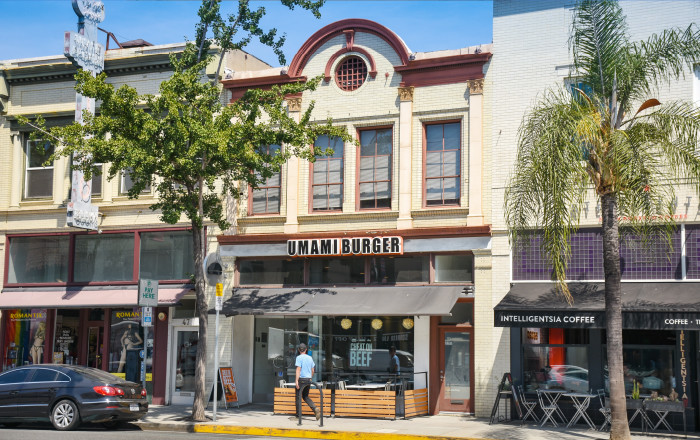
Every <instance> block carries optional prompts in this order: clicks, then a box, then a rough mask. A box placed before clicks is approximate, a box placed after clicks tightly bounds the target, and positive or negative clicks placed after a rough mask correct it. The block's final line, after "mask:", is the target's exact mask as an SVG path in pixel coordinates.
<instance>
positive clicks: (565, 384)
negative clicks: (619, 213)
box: [494, 224, 700, 429]
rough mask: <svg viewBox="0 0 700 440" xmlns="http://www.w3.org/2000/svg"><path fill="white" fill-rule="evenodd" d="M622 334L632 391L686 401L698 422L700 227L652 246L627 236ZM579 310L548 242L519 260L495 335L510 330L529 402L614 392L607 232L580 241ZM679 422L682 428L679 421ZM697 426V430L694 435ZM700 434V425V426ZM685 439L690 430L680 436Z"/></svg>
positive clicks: (588, 231) (575, 273)
mask: <svg viewBox="0 0 700 440" xmlns="http://www.w3.org/2000/svg"><path fill="white" fill-rule="evenodd" d="M622 232H623V233H622V239H621V249H620V257H621V267H622V279H623V283H622V327H623V362H624V374H625V388H626V391H627V393H628V394H631V393H632V391H633V387H634V383H635V382H636V383H637V384H638V386H639V393H640V394H641V395H647V396H649V395H652V394H656V395H658V396H659V397H667V398H669V397H670V398H671V399H672V398H673V396H672V395H674V394H677V396H678V399H679V400H681V401H683V402H684V404H685V406H686V411H687V415H688V420H689V421H692V422H696V417H697V411H696V408H697V407H698V391H699V389H698V385H697V382H696V381H695V379H694V378H696V377H697V376H698V374H700V371H699V370H698V366H699V365H700V364H699V362H698V360H699V359H698V343H699V342H700V339H699V338H700V331H699V330H700V303H699V302H698V301H697V292H698V288H699V287H700V273H698V267H700V254H699V253H698V244H700V241H698V238H699V237H700V226H698V225H694V224H681V225H680V226H679V227H678V228H677V230H676V231H675V232H674V233H673V235H672V237H671V244H672V247H669V243H668V242H667V241H665V239H664V237H661V236H658V237H652V239H651V241H650V242H649V243H645V242H644V240H643V239H641V238H640V237H637V236H634V235H633V234H631V233H625V232H626V231H625V230H624V228H623V229H622ZM571 242H572V245H573V249H572V250H573V251H574V252H572V255H574V256H576V255H578V256H582V255H585V256H586V258H580V257H579V258H576V257H574V258H572V261H571V263H570V268H569V277H570V278H571V279H572V280H575V281H571V282H570V283H569V288H570V290H571V293H572V296H573V304H571V305H570V304H568V303H567V302H566V301H565V300H564V299H563V298H561V296H560V295H559V294H558V293H557V292H556V291H555V286H554V285H553V283H552V282H547V280H548V279H549V278H550V276H551V275H550V270H551V269H550V268H549V265H548V264H547V263H546V261H545V260H544V258H543V256H542V254H541V252H540V249H539V240H538V239H534V240H532V241H531V242H530V243H528V244H525V245H523V246H522V247H519V248H517V249H516V250H515V252H514V256H513V284H512V287H511V289H510V291H509V292H508V294H507V295H506V296H505V297H504V298H503V300H502V301H501V302H500V303H499V304H498V305H497V306H496V307H495V309H494V310H495V312H494V313H495V325H496V326H500V327H510V328H511V332H510V343H511V347H510V356H511V362H510V366H511V373H512V375H513V379H514V380H515V381H516V382H517V383H520V384H522V385H523V387H524V389H525V391H526V392H534V391H536V390H538V389H564V390H566V391H569V392H588V391H589V390H598V389H605V390H606V391H609V381H608V377H607V362H606V349H605V343H606V342H605V341H606V339H605V305H604V304H605V299H604V285H603V283H602V278H603V273H602V271H603V261H602V252H601V249H602V237H601V229H600V228H582V229H580V230H579V231H578V232H577V233H576V234H574V236H573V237H572V239H571ZM678 422H680V420H679V421H678ZM692 422H691V425H690V426H691V427H692ZM695 426H697V425H695ZM679 427H680V429H682V425H680V426H679Z"/></svg>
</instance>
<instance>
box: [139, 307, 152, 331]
mask: <svg viewBox="0 0 700 440" xmlns="http://www.w3.org/2000/svg"><path fill="white" fill-rule="evenodd" d="M141 325H142V326H144V327H151V326H153V307H144V308H143V312H142V313H141Z"/></svg>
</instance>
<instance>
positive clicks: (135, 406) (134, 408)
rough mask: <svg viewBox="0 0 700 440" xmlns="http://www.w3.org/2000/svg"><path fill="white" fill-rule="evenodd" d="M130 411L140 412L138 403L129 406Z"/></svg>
mask: <svg viewBox="0 0 700 440" xmlns="http://www.w3.org/2000/svg"><path fill="white" fill-rule="evenodd" d="M129 409H130V410H131V411H138V410H139V404H138V403H131V404H129Z"/></svg>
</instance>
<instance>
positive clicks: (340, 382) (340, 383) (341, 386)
mask: <svg viewBox="0 0 700 440" xmlns="http://www.w3.org/2000/svg"><path fill="white" fill-rule="evenodd" d="M338 389H339V390H346V389H347V388H345V381H344V380H339V381H338Z"/></svg>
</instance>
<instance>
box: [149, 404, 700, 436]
mask: <svg viewBox="0 0 700 440" xmlns="http://www.w3.org/2000/svg"><path fill="white" fill-rule="evenodd" d="M190 414H191V407H190V406H178V405H171V406H153V405H152V406H151V407H150V408H149V412H148V415H147V416H146V417H145V418H144V419H142V420H141V421H139V422H137V423H136V425H137V426H139V427H140V428H141V429H143V430H162V431H179V432H191V433H210V434H211V433H217V434H231V435H245V436H265V437H268V436H269V437H293V438H318V439H328V440H361V439H377V440H451V439H455V440H466V439H479V440H598V439H600V440H602V439H608V438H609V437H610V434H609V433H608V432H598V431H593V430H591V429H586V428H585V427H584V426H583V425H579V426H576V427H574V428H569V429H567V428H565V427H561V428H553V427H551V426H547V427H545V428H540V427H538V426H536V425H533V424H529V425H524V426H521V425H520V423H519V422H508V423H496V424H493V425H489V424H488V420H487V419H478V418H475V417H470V416H465V415H463V414H440V415H436V416H425V417H415V418H412V419H408V420H403V419H397V420H385V419H365V418H349V417H330V418H328V417H324V419H323V427H321V426H319V425H320V422H318V421H316V420H315V419H314V418H313V417H304V418H303V419H302V425H301V426H299V425H298V424H297V420H296V419H294V420H290V417H289V415H274V414H273V413H272V407H271V406H267V405H244V406H242V407H241V408H240V409H238V408H232V409H228V410H226V409H222V408H219V409H218V411H217V420H216V422H214V421H213V420H211V418H212V416H213V414H212V408H211V406H210V407H209V409H208V411H207V416H208V417H209V418H210V420H209V421H208V422H206V423H192V422H190V421H188V420H187V418H188V417H189V416H190ZM632 438H633V439H635V440H641V439H644V440H654V439H669V438H671V439H673V438H679V439H680V438H684V437H683V433H680V434H678V433H673V434H669V433H663V434H658V435H657V434H643V433H639V432H633V435H632ZM688 438H689V439H700V436H698V435H697V433H689V434H688Z"/></svg>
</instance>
